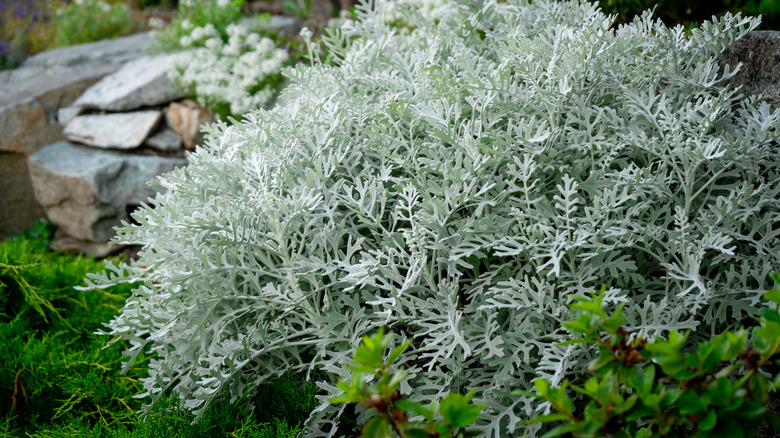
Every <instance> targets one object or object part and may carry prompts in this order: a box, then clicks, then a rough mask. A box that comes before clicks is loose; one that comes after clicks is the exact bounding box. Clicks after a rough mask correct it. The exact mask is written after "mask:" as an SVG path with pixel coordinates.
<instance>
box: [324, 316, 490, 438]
mask: <svg viewBox="0 0 780 438" xmlns="http://www.w3.org/2000/svg"><path fill="white" fill-rule="evenodd" d="M410 344H411V342H409V341H407V342H404V343H403V344H401V345H399V346H397V347H395V348H394V349H393V350H392V351H391V352H390V354H388V355H387V357H385V352H386V351H387V348H388V347H389V346H390V337H389V336H387V337H385V333H384V330H383V329H381V328H380V329H379V331H378V332H377V333H376V335H374V336H364V337H363V342H362V343H361V345H359V346H358V347H357V348H356V349H355V356H354V358H353V359H354V361H355V365H351V366H350V367H349V368H350V369H351V370H352V376H351V377H350V379H349V382H347V381H344V380H340V381H339V382H338V385H337V386H338V388H339V389H340V390H342V391H343V394H339V395H336V396H335V397H332V398H331V399H330V400H329V401H330V403H333V404H339V403H349V404H353V405H360V406H362V407H364V408H366V411H367V412H368V413H369V415H371V414H374V415H375V416H374V417H373V418H371V419H369V420H367V421H366V422H365V425H364V426H363V429H362V436H363V438H393V437H396V436H398V437H400V438H404V437H409V438H413V437H416V438H440V437H441V438H466V437H472V436H478V435H479V433H478V432H476V431H470V430H468V429H467V427H468V426H470V425H471V424H473V423H474V422H475V421H477V419H478V418H479V411H480V410H481V409H482V407H483V405H474V404H471V403H470V402H471V398H472V397H473V396H474V392H473V391H472V392H471V393H469V394H466V395H463V394H458V393H452V394H447V396H445V397H444V398H443V399H442V400H441V401H440V402H439V401H436V402H433V403H431V404H430V406H427V407H426V406H422V405H421V404H419V403H415V402H413V401H411V400H407V399H404V397H403V396H402V395H401V393H400V392H398V388H399V386H401V383H403V382H404V380H406V378H407V377H408V373H407V372H405V371H404V370H397V371H395V372H394V373H392V374H391V368H392V367H393V366H394V365H395V361H396V360H397V359H398V358H399V357H400V356H401V354H403V352H404V351H405V350H406V349H407V348H408V347H409V345H410ZM369 376H370V378H371V379H372V380H374V381H375V382H372V384H367V382H366V377H369ZM410 414H411V415H415V416H420V417H422V420H421V421H410V418H409V415H410ZM437 417H441V419H438V418H437Z"/></svg>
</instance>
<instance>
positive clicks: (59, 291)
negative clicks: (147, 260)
mask: <svg viewBox="0 0 780 438" xmlns="http://www.w3.org/2000/svg"><path fill="white" fill-rule="evenodd" d="M52 231H53V227H52V226H51V224H50V223H47V222H41V223H40V224H39V225H38V226H37V227H36V228H35V229H33V230H29V231H27V232H25V233H24V234H23V235H20V236H16V237H13V238H10V239H8V240H6V241H4V242H0V339H3V348H2V349H1V350H0V413H2V414H1V415H0V421H4V422H5V425H6V429H7V431H8V430H14V431H16V432H17V433H18V434H19V435H22V434H23V433H22V432H33V431H35V430H37V429H38V428H39V427H41V425H43V424H48V423H49V422H55V423H56V422H59V421H64V419H65V418H75V419H78V420H85V421H93V422H96V421H102V422H105V423H106V424H110V425H115V424H126V423H128V422H130V421H133V420H135V418H136V416H135V411H134V410H135V409H137V408H130V407H129V405H133V404H135V403H134V402H133V401H132V397H133V395H135V394H136V393H137V392H138V387H137V386H136V380H135V378H137V377H138V376H140V375H142V374H143V373H145V372H146V365H145V361H144V360H143V356H141V357H139V361H137V362H136V363H135V364H134V365H133V367H132V368H131V369H130V371H131V372H130V374H129V375H128V376H119V372H120V369H121V364H122V361H123V356H122V354H121V352H122V348H123V347H122V346H121V345H117V346H115V347H114V348H112V349H103V348H102V347H103V346H104V345H105V342H106V340H105V338H103V337H98V336H96V335H94V334H92V332H94V331H96V330H98V329H99V328H100V327H101V326H102V325H103V324H104V323H106V322H108V321H109V319H110V318H111V317H112V316H113V315H114V314H116V312H117V311H118V310H119V309H120V308H121V307H122V305H123V304H124V301H125V298H126V297H127V295H128V294H129V290H130V286H129V285H120V286H118V287H115V288H113V289H112V290H110V291H109V290H95V291H80V290H76V289H74V286H76V285H79V284H81V283H82V281H83V279H84V276H85V275H86V273H87V272H95V271H99V270H102V269H104V264H103V262H98V261H95V260H94V259H89V258H84V257H76V256H70V255H60V254H54V253H49V252H48V251H47V247H48V243H49V238H50V236H51V233H52ZM126 347H127V346H125V348H126Z"/></svg>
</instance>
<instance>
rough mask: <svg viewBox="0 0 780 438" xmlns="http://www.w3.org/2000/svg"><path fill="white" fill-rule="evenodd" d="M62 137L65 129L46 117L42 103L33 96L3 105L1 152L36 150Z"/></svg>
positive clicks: (33, 151) (24, 153)
mask: <svg viewBox="0 0 780 438" xmlns="http://www.w3.org/2000/svg"><path fill="white" fill-rule="evenodd" d="M61 138H62V128H61V127H60V126H59V125H56V124H50V123H48V121H47V120H46V111H44V108H43V106H41V104H40V103H38V101H37V100H35V99H34V98H32V97H29V98H27V99H25V100H22V101H19V102H14V103H11V104H8V105H5V106H3V107H0V152H13V153H18V154H22V155H29V154H33V153H35V151H37V150H38V149H40V148H41V147H42V146H44V145H46V144H47V143H51V142H54V141H57V140H59V139H61Z"/></svg>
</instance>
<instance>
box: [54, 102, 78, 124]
mask: <svg viewBox="0 0 780 438" xmlns="http://www.w3.org/2000/svg"><path fill="white" fill-rule="evenodd" d="M83 112H84V108H82V107H80V106H68V107H65V108H60V109H58V110H57V123H59V124H60V126H65V125H67V124H68V123H69V122H70V121H71V120H73V119H74V118H76V116H80V115H81V113H83Z"/></svg>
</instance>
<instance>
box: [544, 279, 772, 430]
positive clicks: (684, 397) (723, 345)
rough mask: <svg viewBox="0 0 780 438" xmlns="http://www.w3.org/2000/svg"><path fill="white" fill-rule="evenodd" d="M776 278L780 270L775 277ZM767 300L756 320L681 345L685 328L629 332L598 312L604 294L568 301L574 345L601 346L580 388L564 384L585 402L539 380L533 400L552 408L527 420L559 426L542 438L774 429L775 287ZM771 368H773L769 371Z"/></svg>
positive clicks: (619, 321)
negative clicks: (655, 334) (656, 334)
mask: <svg viewBox="0 0 780 438" xmlns="http://www.w3.org/2000/svg"><path fill="white" fill-rule="evenodd" d="M774 278H775V281H776V282H777V284H780V275H775V276H774ZM764 297H765V298H766V299H767V300H768V301H770V305H769V306H768V307H763V308H762V309H761V317H760V318H758V325H757V326H756V327H754V328H753V329H752V330H751V331H748V330H746V329H740V330H739V331H736V332H730V331H729V332H726V333H723V334H720V335H718V336H715V337H713V338H712V339H710V340H707V341H706V342H702V343H700V344H698V345H694V346H693V347H694V348H693V351H692V352H686V350H690V348H685V344H686V338H687V334H681V333H679V332H677V331H672V332H670V333H669V335H668V338H667V339H663V338H659V339H655V340H648V339H645V338H643V337H633V338H632V336H631V334H630V332H628V331H627V330H626V329H625V328H624V327H623V326H622V324H623V320H624V318H623V317H622V316H621V315H620V309H618V310H617V311H616V312H614V313H613V314H611V315H608V314H607V313H606V312H604V309H603V307H602V306H603V302H602V300H603V290H602V294H600V295H598V296H597V295H595V294H593V295H592V296H591V298H590V299H587V298H584V297H583V298H581V299H579V300H578V302H577V303H576V304H573V305H572V306H571V308H572V310H573V311H574V312H575V313H576V314H577V315H578V316H579V318H578V319H577V320H575V321H571V322H567V323H566V324H565V326H566V328H567V329H568V330H570V331H571V332H572V333H575V334H576V335H577V336H578V338H576V339H575V340H572V342H577V343H588V344H591V345H594V346H596V347H597V348H598V350H599V357H598V359H596V360H594V361H593V362H592V363H591V364H590V366H589V367H588V371H590V372H591V373H594V374H595V376H594V377H592V378H591V379H589V380H587V381H586V382H585V383H584V385H583V386H582V387H578V386H576V385H573V384H572V385H571V387H572V388H573V389H574V390H576V391H577V392H578V393H580V395H581V396H583V398H585V400H586V401H587V404H586V405H585V406H584V408H583V407H582V404H581V406H580V407H579V408H578V407H576V406H575V404H574V403H573V402H572V399H571V398H570V397H569V393H568V391H567V386H568V384H569V382H568V380H566V381H564V384H563V385H561V387H560V388H552V387H550V385H549V383H548V382H547V381H545V380H543V379H536V380H535V381H534V385H535V387H536V390H537V392H538V397H540V398H542V399H544V400H546V401H547V402H548V403H549V404H550V407H551V408H553V410H554V411H555V412H554V413H552V414H548V415H543V416H539V417H537V418H535V419H534V420H533V422H543V423H548V422H549V423H554V424H557V423H560V422H563V424H559V425H557V426H556V427H555V428H553V429H552V430H550V431H549V432H548V433H547V434H545V437H555V436H561V435H568V434H572V435H574V436H577V437H600V436H611V437H616V438H623V437H625V438H629V437H636V438H644V437H647V438H649V437H678V436H690V437H696V438H703V437H725V436H728V437H734V438H737V437H739V438H741V437H745V436H747V437H753V436H756V430H757V427H758V426H759V425H761V424H762V423H763V422H767V423H768V424H769V426H770V427H772V428H773V429H775V430H780V417H778V416H777V415H776V414H775V413H774V412H771V411H769V410H768V409H767V408H766V407H765V405H766V403H767V401H768V400H769V392H770V391H776V390H777V389H779V388H780V374H778V373H777V365H778V364H780V361H778V358H780V314H778V312H777V308H778V304H780V290H779V289H773V290H771V291H769V292H767V293H766V294H765V295H764ZM772 371H774V373H773V372H772Z"/></svg>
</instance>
